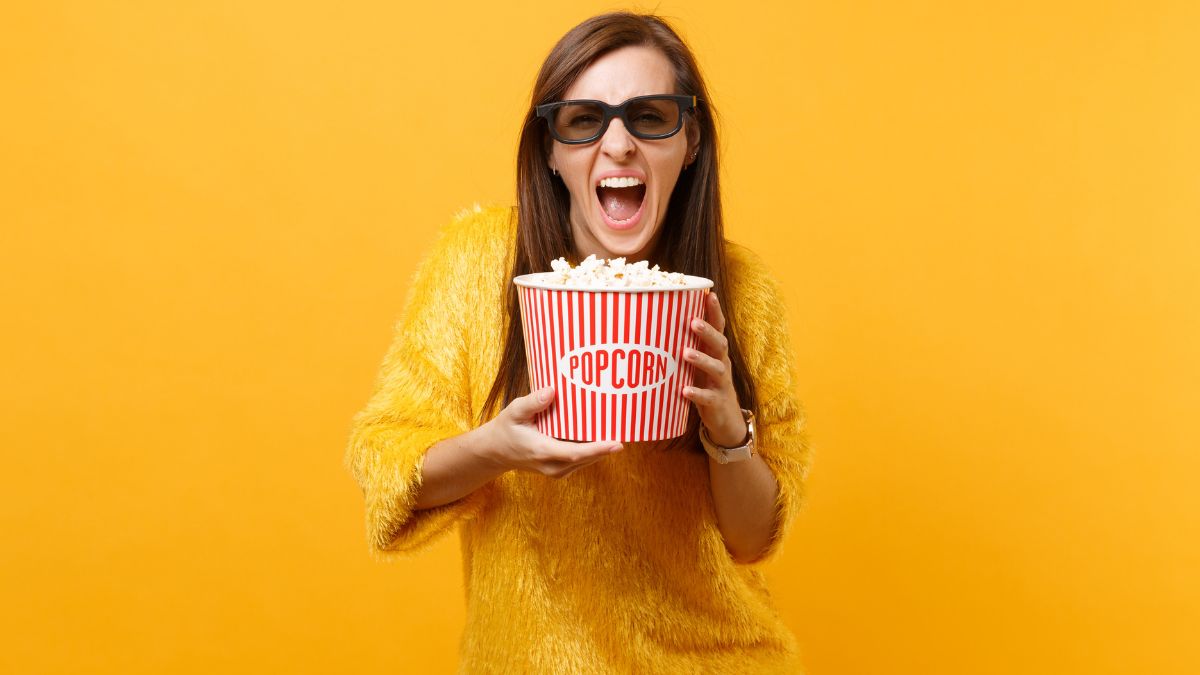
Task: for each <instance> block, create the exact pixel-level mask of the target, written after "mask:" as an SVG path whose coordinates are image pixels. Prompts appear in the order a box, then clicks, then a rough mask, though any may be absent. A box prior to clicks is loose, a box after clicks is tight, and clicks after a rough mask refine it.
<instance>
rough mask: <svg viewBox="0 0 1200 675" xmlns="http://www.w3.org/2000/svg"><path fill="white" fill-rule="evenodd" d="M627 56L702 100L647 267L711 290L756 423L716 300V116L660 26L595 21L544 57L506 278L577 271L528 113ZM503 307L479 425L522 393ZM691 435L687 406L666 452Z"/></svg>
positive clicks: (688, 59)
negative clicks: (652, 52)
mask: <svg viewBox="0 0 1200 675" xmlns="http://www.w3.org/2000/svg"><path fill="white" fill-rule="evenodd" d="M629 46H647V47H652V48H656V49H658V50H659V51H661V52H662V54H663V55H664V56H666V57H667V60H668V61H670V63H671V66H672V68H673V69H674V72H675V87H676V92H675V93H680V94H689V95H695V96H697V97H699V98H700V99H701V103H699V104H698V105H697V106H696V107H695V108H693V109H692V110H690V111H689V112H688V117H687V119H686V120H685V123H687V124H696V125H698V127H699V131H700V145H699V148H698V150H697V155H696V159H695V160H694V161H693V162H692V164H691V165H689V166H688V167H687V169H686V170H685V171H683V172H682V174H681V175H680V177H679V180H678V182H677V183H676V184H675V188H674V190H673V191H672V193H671V197H670V199H669V200H668V202H667V211H666V215H665V217H664V220H663V223H662V225H661V227H662V228H663V229H662V232H661V234H660V236H659V241H658V244H657V246H656V250H655V251H654V252H653V255H654V256H655V259H654V260H653V262H654V263H657V264H658V265H660V266H661V267H662V268H663V269H666V270H669V271H671V272H682V273H684V274H690V275H694V276H700V277H706V278H708V279H712V280H713V286H714V288H713V290H714V291H716V292H719V293H720V294H721V308H722V310H724V312H725V319H726V326H725V337H726V338H727V339H728V340H729V360H730V363H731V364H732V365H733V384H734V388H735V389H736V391H737V395H738V402H739V403H740V404H741V405H742V407H745V408H747V409H750V410H752V411H754V412H755V413H756V414H757V412H758V401H757V398H756V393H755V388H754V383H753V382H752V381H751V380H750V379H749V377H748V371H747V369H746V362H745V359H744V358H743V356H742V351H741V349H740V348H739V345H738V340H737V330H736V327H737V325H738V320H737V316H738V310H739V309H740V308H738V307H736V299H735V298H734V297H733V296H732V295H730V294H729V293H726V292H724V290H725V289H726V288H728V282H729V268H728V266H727V264H726V252H725V245H726V242H725V231H724V226H723V223H722V218H721V192H720V187H719V184H718V176H717V169H718V162H717V145H718V144H717V130H716V124H715V116H716V111H715V109H714V108H713V105H712V101H711V99H710V98H709V96H708V90H707V88H706V87H705V85H704V80H703V78H702V77H701V76H700V70H699V68H698V67H697V66H696V60H695V58H694V57H693V56H692V53H691V50H690V49H688V47H687V45H686V44H684V42H683V40H682V39H681V38H680V37H679V35H677V34H676V33H675V31H674V30H673V29H672V28H671V27H670V26H669V25H668V24H667V23H666V22H665V21H664V20H663V19H661V18H659V17H657V16H654V15H644V14H634V13H631V12H613V13H610V14H602V15H600V16H595V17H592V18H590V19H588V20H586V21H584V22H583V23H581V24H579V25H578V26H575V27H574V28H572V29H571V30H570V31H569V32H567V34H566V35H564V36H563V37H562V39H560V40H559V41H558V44H556V45H554V48H553V49H552V50H551V51H550V55H549V56H547V57H546V60H545V62H544V63H543V64H542V68H541V71H540V72H539V73H538V76H537V81H536V82H535V83H534V86H533V94H532V96H531V100H530V106H529V111H528V112H527V113H526V115H525V121H524V125H523V127H522V129H521V138H520V142H519V144H518V149H517V209H516V214H515V217H516V218H517V234H516V246H515V255H514V256H513V257H512V270H511V273H510V276H511V277H517V276H520V275H522V274H530V273H533V272H540V271H545V270H546V269H548V266H549V264H550V261H551V260H554V259H555V258H558V257H560V256H561V257H565V258H567V259H568V260H570V261H572V263H574V264H577V263H578V262H579V260H578V257H577V256H576V255H575V242H574V236H573V234H572V232H571V227H570V224H569V222H570V220H569V214H570V208H571V196H570V193H569V192H568V191H567V188H566V186H565V185H564V184H563V183H562V182H561V181H559V180H557V179H555V178H553V177H552V176H551V173H550V170H549V168H548V166H547V158H548V155H549V152H550V143H552V142H553V141H552V140H551V138H550V136H549V129H548V128H547V126H546V124H544V123H543V121H542V119H541V118H539V117H537V116H535V114H534V110H533V108H534V106H537V105H540V104H542V103H549V102H552V101H558V100H562V97H563V95H564V94H565V93H566V91H567V89H569V88H570V86H571V84H572V83H574V82H575V80H576V78H578V77H579V76H580V74H582V73H583V71H584V70H585V69H587V67H588V66H590V65H591V64H592V63H593V62H595V61H596V60H597V59H598V58H600V57H601V56H604V55H605V54H607V53H609V52H612V51H614V50H616V49H620V48H622V47H629ZM506 305H507V309H506V312H505V321H506V324H505V328H504V346H503V351H502V352H501V358H500V366H499V369H498V371H497V373H496V378H495V381H494V382H493V383H492V388H491V391H490V392H489V394H488V397H487V399H486V401H485V402H484V404H483V408H482V409H481V411H480V416H479V423H481V424H482V423H483V422H484V421H486V420H488V419H491V418H492V417H494V416H495V415H496V414H498V413H499V411H500V409H502V408H503V407H506V406H508V404H509V403H511V402H512V401H513V400H514V399H516V398H519V397H521V396H524V395H525V394H527V393H529V373H528V371H527V364H526V360H525V346H524V338H523V337H522V334H521V320H520V316H521V313H520V305H519V303H518V299H517V289H516V287H515V285H514V284H511V283H510V284H509V285H508V295H507V301H506ZM498 403H499V404H500V405H497V404H498ZM699 429H700V419H699V416H698V415H697V414H696V411H695V409H694V408H693V407H692V406H688V422H687V430H686V431H685V433H684V435H683V436H681V437H679V438H677V439H675V440H674V442H673V443H670V444H668V446H667V447H675V446H676V445H678V446H682V447H687V448H697V447H698V446H699V435H698V434H699Z"/></svg>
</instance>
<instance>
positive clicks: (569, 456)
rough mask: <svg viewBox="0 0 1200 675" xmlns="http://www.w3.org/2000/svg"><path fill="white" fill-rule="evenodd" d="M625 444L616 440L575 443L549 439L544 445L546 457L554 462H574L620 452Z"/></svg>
mask: <svg viewBox="0 0 1200 675" xmlns="http://www.w3.org/2000/svg"><path fill="white" fill-rule="evenodd" d="M624 447H625V446H623V445H621V444H620V443H618V442H616V441H590V442H588V443H576V442H573V441H560V440H558V439H551V440H550V442H549V443H547V447H546V455H547V457H546V459H547V460H549V461H556V462H567V463H569V464H574V463H577V462H585V461H588V460H591V459H600V458H603V457H606V456H608V455H611V454H612V453H614V452H620V451H621V449H622V448H624Z"/></svg>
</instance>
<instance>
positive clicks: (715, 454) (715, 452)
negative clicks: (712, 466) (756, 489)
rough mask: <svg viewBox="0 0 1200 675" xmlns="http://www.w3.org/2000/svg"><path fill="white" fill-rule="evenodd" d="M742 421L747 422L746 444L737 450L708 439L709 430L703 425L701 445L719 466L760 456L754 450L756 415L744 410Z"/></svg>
mask: <svg viewBox="0 0 1200 675" xmlns="http://www.w3.org/2000/svg"><path fill="white" fill-rule="evenodd" d="M742 419H744V420H746V436H747V438H746V442H745V443H743V444H742V445H740V446H738V447H736V448H723V447H721V446H719V445H717V444H715V443H713V442H712V439H711V438H709V437H708V429H706V428H705V427H704V425H703V424H701V425H700V444H701V445H703V446H704V451H705V452H707V453H708V454H709V456H710V457H712V458H713V459H715V460H717V463H718V464H728V463H730V462H740V461H742V460H746V459H750V458H751V457H753V456H754V455H756V454H758V453H757V452H755V448H754V413H752V412H750V411H749V410H746V409H745V408H742Z"/></svg>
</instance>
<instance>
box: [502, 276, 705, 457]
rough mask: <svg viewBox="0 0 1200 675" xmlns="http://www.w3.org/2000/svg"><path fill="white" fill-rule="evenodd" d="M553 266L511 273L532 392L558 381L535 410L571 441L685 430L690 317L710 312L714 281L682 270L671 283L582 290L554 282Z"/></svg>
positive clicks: (692, 342)
mask: <svg viewBox="0 0 1200 675" xmlns="http://www.w3.org/2000/svg"><path fill="white" fill-rule="evenodd" d="M546 276H547V275H546V273H539V274H525V275H522V276H519V277H517V278H516V279H513V283H515V284H516V285H517V295H518V298H519V299H520V303H521V326H522V328H523V329H524V333H525V360H526V363H528V364H529V381H530V391H537V390H538V389H541V388H542V387H545V386H549V385H554V389H555V393H556V400H555V402H554V404H553V405H551V406H550V408H548V409H547V410H545V411H544V412H542V413H541V414H540V415H538V417H537V418H536V424H537V428H538V430H539V431H541V432H542V433H544V434H546V435H548V436H553V437H554V438H559V439H563V440H569V441H609V440H613V441H622V442H632V441H657V440H662V439H667V438H674V437H676V436H681V435H683V432H684V431H685V430H686V429H687V418H688V405H690V403H691V402H690V401H688V399H686V398H684V397H683V388H684V387H686V386H689V385H691V383H692V379H693V376H694V369H693V368H692V366H691V364H689V363H688V362H686V361H684V360H683V351H684V349H685V348H695V346H696V341H697V338H696V333H695V332H693V331H692V330H691V328H690V326H691V323H692V320H693V319H696V318H703V317H704V300H705V298H706V297H707V296H708V291H709V289H710V288H712V285H713V282H712V281H710V280H709V279H705V278H703V277H693V276H685V277H684V280H685V281H686V282H687V285H685V286H679V287H671V288H670V289H666V290H660V289H625V288H603V289H581V288H574V287H570V288H568V287H563V286H557V285H553V284H548V283H545V282H544V281H543V279H544V278H545V277H546Z"/></svg>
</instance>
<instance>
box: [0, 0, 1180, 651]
mask: <svg viewBox="0 0 1200 675" xmlns="http://www.w3.org/2000/svg"><path fill="white" fill-rule="evenodd" d="M101 5H105V6H103V7H101ZM612 7H613V6H612V5H608V4H602V3H591V2H559V3H553V4H541V3H538V4H534V3H516V4H514V3H469V6H466V7H464V6H463V5H462V4H461V3H427V4H424V5H418V6H416V7H415V8H414V7H409V6H406V5H404V4H401V3H361V2H358V3H307V4H297V3H292V2H288V3H283V2H269V3H268V2H258V3H233V2H203V3H200V2H196V3H149V2H138V3H132V2H131V3H60V2H47V3H21V4H20V5H18V6H6V7H5V9H4V10H3V11H2V12H0V83H2V84H3V92H4V94H3V97H4V103H3V105H2V106H0V157H2V161H0V224H2V225H3V239H2V245H0V269H3V274H2V277H0V278H2V279H3V282H2V283H3V299H4V307H5V310H4V311H3V312H2V319H0V320H2V321H3V326H2V328H3V331H2V333H0V334H2V335H3V341H4V342H3V345H2V346H3V350H2V353H3V357H2V358H3V360H4V363H3V370H4V376H3V378H2V382H3V384H2V385H0V392H2V395H3V404H4V405H3V415H4V418H5V419H4V423H3V424H2V425H0V442H2V444H3V448H4V450H5V460H6V464H7V466H6V468H5V470H4V471H3V478H0V500H3V504H2V506H3V509H2V513H3V516H2V517H3V521H2V524H3V526H4V536H5V540H6V541H5V543H4V545H3V568H4V569H3V575H2V579H3V580H2V581H0V591H2V593H3V598H4V606H5V611H4V612H3V614H2V618H0V636H2V637H0V640H2V641H3V644H2V645H0V671H4V672H20V673H29V672H85V671H86V672H113V673H160V672H174V673H188V672H196V673H201V672H205V673H207V672H239V673H240V672H293V673H302V672H303V673H329V672H350V671H351V670H353V671H354V672H450V671H452V670H453V667H454V663H455V659H454V650H455V648H456V644H457V640H458V635H459V630H460V628H461V626H462V624H463V608H462V602H461V597H462V593H461V581H460V579H459V573H460V568H459V565H458V550H457V542H456V541H455V540H454V539H453V538H447V539H445V540H443V541H442V542H441V543H440V544H438V545H437V546H435V547H434V548H432V549H430V550H428V551H426V552H424V553H423V554H421V555H419V556H418V557H415V558H413V559H411V560H409V561H404V562H401V563H397V564H381V563H375V562H372V561H371V559H370V558H369V556H368V554H367V550H366V543H365V539H364V537H365V535H364V527H363V504H362V496H361V494H360V493H359V491H358V488H357V487H356V486H355V485H354V483H353V481H352V479H351V478H350V476H349V474H348V473H347V472H346V471H345V469H344V468H343V467H342V464H341V462H342V453H343V450H344V447H345V443H346V440H347V434H348V431H349V424H350V417H351V415H352V414H353V413H354V412H355V411H356V410H358V409H359V408H360V407H361V406H362V405H363V404H364V403H365V402H366V398H367V396H368V395H369V393H370V387H371V385H372V382H373V378H374V377H375V374H376V371H377V368H378V366H379V363H380V361H381V359H382V357H383V353H384V350H385V349H386V347H387V345H388V342H389V340H390V338H391V329H392V325H393V322H394V320H395V319H396V317H397V316H398V314H399V312H400V309H401V304H402V301H403V298H404V294H405V291H406V289H407V285H408V283H409V280H410V277H411V274H412V271H413V268H414V265H415V264H416V262H417V260H418V257H419V256H420V255H421V254H422V253H423V252H424V250H425V249H426V247H427V245H428V244H429V242H430V241H431V238H432V236H433V234H434V232H435V230H436V228H437V227H439V226H440V225H441V224H442V223H444V222H445V221H446V220H447V219H448V218H449V217H450V216H451V215H452V214H453V213H454V212H455V211H457V210H459V209H460V208H463V207H467V206H470V205H471V204H473V203H474V202H476V201H479V202H485V203H486V202H500V203H509V202H511V200H512V198H513V160H514V149H515V145H516V134H517V129H518V125H519V121H520V115H521V113H522V111H523V109H524V106H525V105H526V104H527V96H528V92H529V88H530V86H531V84H532V81H533V77H534V75H535V73H536V70H537V67H538V65H539V64H540V63H541V60H542V58H543V57H544V56H545V54H546V53H547V52H548V50H549V49H550V47H551V45H552V44H553V42H554V41H555V40H556V39H557V38H558V37H559V36H560V35H561V34H562V33H563V32H565V31H566V30H567V29H568V28H570V27H571V26H572V25H574V24H575V23H577V22H578V21H580V20H582V19H583V18H585V17H587V16H589V15H591V14H594V13H598V12H599V11H601V10H605V9H610V8H612ZM656 7H657V9H658V10H659V11H660V12H661V13H663V14H666V15H668V16H672V17H675V18H676V19H677V25H678V27H679V28H680V30H681V31H682V32H683V34H684V35H685V36H686V37H687V38H688V39H689V40H690V41H691V43H692V45H693V46H694V48H695V49H696V51H697V53H698V56H699V60H700V63H701V66H702V67H703V68H704V70H705V73H706V75H707V77H708V78H709V81H710V85H711V88H712V94H713V98H714V101H715V104H716V105H717V106H718V108H719V110H720V111H721V113H723V116H724V126H723V130H724V143H725V148H726V154H725V157H726V160H727V162H726V164H725V166H724V171H725V173H724V181H725V182H724V185H725V189H726V191H725V197H726V203H727V205H728V213H727V215H728V223H729V234H730V236H731V238H733V239H735V240H737V241H740V242H743V243H745V244H747V245H749V246H751V247H752V248H754V249H756V250H757V251H759V252H760V253H761V254H762V255H763V256H764V257H765V258H766V259H767V261H768V263H769V264H771V265H772V266H773V268H774V269H775V270H776V272H777V276H778V278H779V279H780V281H781V284H782V287H783V289H784V292H785V294H786V297H787V302H788V307H789V310H790V317H789V320H790V322H791V325H792V340H793V344H794V348H795V353H796V358H797V366H798V371H799V374H800V378H801V387H802V390H801V392H800V394H801V397H802V398H803V400H804V402H805V405H806V406H807V408H808V411H809V416H810V423H811V433H812V436H813V442H814V444H815V445H816V452H817V455H816V462H815V464H814V467H813V472H812V478H811V500H810V503H809V506H808V509H807V511H806V512H805V513H804V514H803V515H802V516H801V517H800V519H799V521H798V523H797V526H796V528H795V530H793V532H792V535H791V538H790V539H789V541H788V543H787V548H786V552H785V553H784V555H783V556H782V557H780V558H779V559H778V560H777V561H776V562H774V563H772V564H771V565H770V566H769V567H768V574H769V578H770V582H771V584H772V587H773V589H774V592H775V597H776V599H777V602H778V604H779V606H780V610H781V612H782V613H783V615H784V617H785V619H786V620H787V622H788V624H789V625H790V626H791V627H792V628H793V629H794V631H795V632H796V634H797V636H798V637H799V639H800V642H801V644H802V646H803V649H804V659H805V663H806V664H807V666H808V668H809V670H810V671H811V672H812V673H814V674H816V673H822V674H832V673H847V674H850V673H853V674H857V673H922V674H930V673H946V674H951V673H955V674H957V673H1011V672H1018V673H1089V674H1091V675H1095V674H1099V673H1194V672H1200V648H1198V647H1197V641H1196V640H1195V635H1196V632H1197V627H1198V626H1200V581H1198V574H1197V569H1198V568H1200V496H1198V495H1200V491H1198V490H1197V488H1196V482H1197V481H1196V475H1197V470H1198V469H1200V460H1198V459H1197V450H1198V448H1200V443H1198V441H1200V437H1198V436H1200V435H1198V434H1197V432H1196V430H1195V426H1194V425H1195V420H1196V411H1197V408H1198V407H1200V396H1198V395H1197V384H1198V383H1200V350H1198V348H1197V344H1198V341H1200V319H1198V312H1197V307H1200V274H1198V272H1197V260H1198V259H1200V228H1198V225H1200V169H1198V168H1197V167H1198V166H1200V165H1198V163H1197V157H1200V124H1197V120H1200V85H1198V82H1200V79H1198V78H1197V73H1198V72H1200V47H1198V45H1200V5H1197V3H1194V2H1175V3H1170V2H1133V1H1126V2H1115V3H1091V2H1057V3H1044V2H1016V3H983V2H974V3H949V2H944V3H933V2H906V3H880V2H876V3H868V2H850V3H803V4H801V5H800V6H798V7H793V6H792V5H791V4H790V3H787V4H785V3H779V4H777V5H775V6H757V7H755V6H751V5H748V4H745V3H742V4H739V5H736V7H735V6H731V5H729V4H728V3H719V2H687V3H684V2H675V1H673V2H661V3H659V4H657V5H656ZM643 8H644V9H648V8H650V7H648V6H647V7H643Z"/></svg>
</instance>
